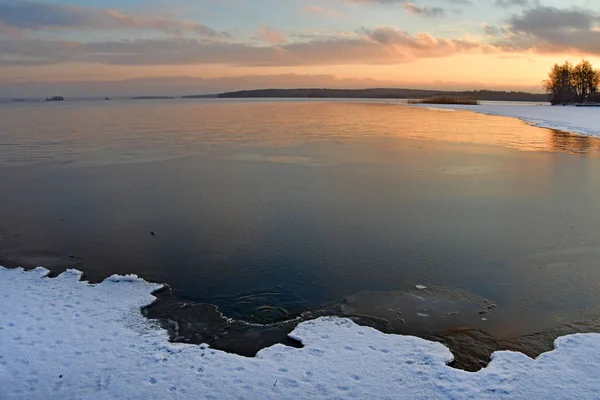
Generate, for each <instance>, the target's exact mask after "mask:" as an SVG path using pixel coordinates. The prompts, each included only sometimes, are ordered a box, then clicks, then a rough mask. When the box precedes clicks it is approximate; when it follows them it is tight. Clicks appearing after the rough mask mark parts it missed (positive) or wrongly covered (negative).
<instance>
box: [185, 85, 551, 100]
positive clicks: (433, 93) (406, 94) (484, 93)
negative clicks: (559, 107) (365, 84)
mask: <svg viewBox="0 0 600 400" xmlns="http://www.w3.org/2000/svg"><path fill="white" fill-rule="evenodd" d="M437 96H460V97H473V98H475V99H477V100H483V101H524V102H547V101H548V95H547V94H540V93H526V92H505V91H495V90H474V91H441V90H420V89H392V88H375V89H258V90H242V91H236V92H225V93H220V94H217V95H192V96H182V98H184V99H197V98H220V99H228V98H331V99H342V98H343V99H422V98H427V97H437Z"/></svg>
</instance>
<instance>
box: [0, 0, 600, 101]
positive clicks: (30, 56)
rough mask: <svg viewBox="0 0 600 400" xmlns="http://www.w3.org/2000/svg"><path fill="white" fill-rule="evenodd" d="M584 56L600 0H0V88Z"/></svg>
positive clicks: (531, 80) (222, 85) (451, 82)
mask: <svg viewBox="0 0 600 400" xmlns="http://www.w3.org/2000/svg"><path fill="white" fill-rule="evenodd" d="M582 57H585V58H588V59H589V60H590V61H592V63H594V64H596V65H597V66H599V67H600V1H599V0H570V1H568V2H567V1H562V0H414V1H413V2H408V1H403V0H39V1H38V0H31V1H25V0H0V97H6V96H13V95H15V94H18V93H19V92H22V93H23V94H33V93H34V92H36V90H38V91H41V90H47V89H48V88H49V87H56V86H58V87H59V88H63V89H64V90H65V91H66V92H68V93H67V94H78V95H83V94H86V93H89V94H91V95H92V94H96V93H103V94H104V92H107V91H111V90H113V91H132V92H140V91H143V92H144V93H143V94H148V93H151V92H152V93H156V94H164V93H165V92H172V93H173V94H179V93H190V92H194V93H195V92H198V93H208V92H211V91H215V90H217V91H218V90H230V89H238V88H240V89H243V88H252V87H295V86H330V87H372V86H402V87H415V88H416V87H422V88H452V89H463V88H494V89H495V88H499V89H516V90H530V91H540V90H541V89H540V87H539V83H540V81H541V80H542V79H543V78H544V76H545V74H546V72H547V70H548V69H549V68H550V67H551V66H552V64H553V63H554V62H555V61H564V60H565V59H569V60H571V61H577V60H579V59H581V58H582ZM36 93H37V92H36ZM3 94H4V96H3ZM132 94H134V93H132Z"/></svg>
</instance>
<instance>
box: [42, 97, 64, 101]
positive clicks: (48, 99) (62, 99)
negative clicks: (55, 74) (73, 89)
mask: <svg viewBox="0 0 600 400" xmlns="http://www.w3.org/2000/svg"><path fill="white" fill-rule="evenodd" d="M64 100H65V98H64V97H62V96H51V97H46V101H64Z"/></svg>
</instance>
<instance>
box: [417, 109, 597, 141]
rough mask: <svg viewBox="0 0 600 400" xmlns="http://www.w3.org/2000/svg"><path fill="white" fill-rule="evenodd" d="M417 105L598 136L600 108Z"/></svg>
mask: <svg viewBox="0 0 600 400" xmlns="http://www.w3.org/2000/svg"><path fill="white" fill-rule="evenodd" d="M418 107H426V108H430V109H443V110H463V111H474V112H477V113H480V114H486V115H495V116H500V117H513V118H518V119H520V120H522V121H525V122H528V123H530V124H532V125H535V126H539V127H541V128H549V129H556V130H560V131H566V132H573V133H577V134H581V135H587V136H595V137H600V108H597V107H574V106H565V107H561V106H554V107H552V106H549V105H514V104H510V105H508V104H488V103H483V104H480V105H476V106H469V105H428V104H420V105H418Z"/></svg>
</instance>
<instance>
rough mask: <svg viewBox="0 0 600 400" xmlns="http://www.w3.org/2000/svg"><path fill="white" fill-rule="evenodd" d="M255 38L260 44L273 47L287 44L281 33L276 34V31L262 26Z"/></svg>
mask: <svg viewBox="0 0 600 400" xmlns="http://www.w3.org/2000/svg"><path fill="white" fill-rule="evenodd" d="M255 38H256V39H258V40H260V41H262V42H265V43H269V44H273V45H278V44H283V43H286V42H287V39H286V38H285V36H283V35H282V34H281V33H279V32H277V31H275V30H273V29H271V28H269V27H268V26H267V25H263V26H261V27H260V29H259V30H258V32H257V34H256V36H255Z"/></svg>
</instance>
